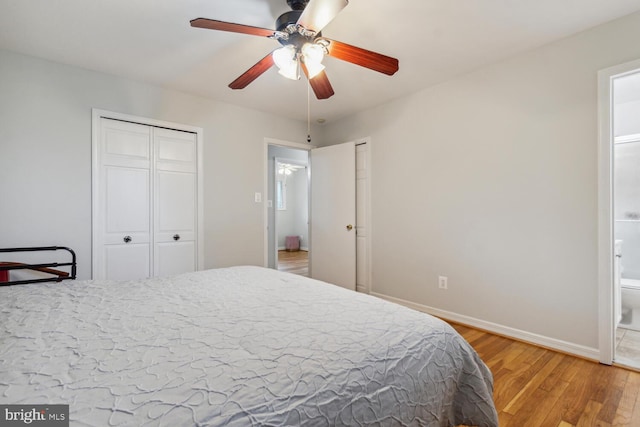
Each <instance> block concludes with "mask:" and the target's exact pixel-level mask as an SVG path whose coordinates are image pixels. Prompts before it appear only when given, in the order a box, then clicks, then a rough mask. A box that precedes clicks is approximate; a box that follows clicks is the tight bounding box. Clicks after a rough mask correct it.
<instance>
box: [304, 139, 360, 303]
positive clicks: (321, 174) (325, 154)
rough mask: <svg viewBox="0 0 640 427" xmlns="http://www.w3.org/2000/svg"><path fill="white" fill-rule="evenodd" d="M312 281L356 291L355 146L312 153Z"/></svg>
mask: <svg viewBox="0 0 640 427" xmlns="http://www.w3.org/2000/svg"><path fill="white" fill-rule="evenodd" d="M310 221H311V251H310V261H311V262H310V268H311V277H313V278H314V279H319V280H324V281H325V282H329V283H333V284H336V285H339V286H342V287H343V288H347V289H351V290H354V291H355V289H356V223H355V221H356V150H355V143H354V142H347V143H344V144H338V145H331V146H329V147H322V148H315V149H313V150H311V215H310Z"/></svg>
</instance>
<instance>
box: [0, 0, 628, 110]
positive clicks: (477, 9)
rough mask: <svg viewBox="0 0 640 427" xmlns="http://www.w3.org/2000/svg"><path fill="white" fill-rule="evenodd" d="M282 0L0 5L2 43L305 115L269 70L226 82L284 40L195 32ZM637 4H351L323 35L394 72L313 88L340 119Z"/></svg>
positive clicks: (301, 103) (297, 89) (264, 14)
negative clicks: (235, 83) (207, 22)
mask: <svg viewBox="0 0 640 427" xmlns="http://www.w3.org/2000/svg"><path fill="white" fill-rule="evenodd" d="M287 10H289V7H288V6H287V4H286V0H0V48H2V49H7V50H11V51H15V52H21V53H25V54H28V55H33V56H37V57H42V58H46V59H50V60H53V61H57V62H62V63H66V64H71V65H75V66H78V67H83V68H87V69H91V70H97V71H102V72H106V73H110V74H115V75H119V76H124V77H128V78H132V79H135V80H140V81H145V82H148V83H151V84H155V85H160V86H164V87H169V88H174V89H178V90H181V91H184V92H189V93H193V94H196V95H200V96H204V97H208V98H213V99H216V100H220V101H225V102H229V103H232V104H237V105H242V106H246V107H250V108H254V109H258V110H263V111H270V112H273V113H276V114H278V115H281V116H286V117H291V118H294V119H299V120H306V118H307V84H306V80H304V78H303V79H302V80H300V81H297V82H296V81H291V80H287V79H285V78H283V77H281V76H280V75H278V73H277V70H276V69H271V70H269V71H267V72H266V73H265V74H263V75H262V76H261V77H259V78H258V79H257V80H256V81H254V82H253V83H252V84H251V85H249V86H248V87H247V88H246V89H244V90H239V91H238V90H231V89H229V88H228V87H227V85H228V84H229V83H230V82H231V81H232V80H234V79H235V78H236V77H237V76H239V75H240V74H242V73H243V72H244V71H246V70H247V69H248V68H249V67H251V66H252V65H253V64H254V63H256V62H257V61H258V60H259V59H261V58H262V57H264V56H265V55H266V54H267V53H268V52H270V51H271V50H273V49H275V48H276V47H278V46H279V45H278V44H277V42H275V41H273V40H270V39H267V38H261V37H256V36H248V35H244V34H235V33H224V32H219V31H211V30H204V29H199V28H192V27H191V26H190V25H189V21H190V20H191V19H194V18H198V17H203V18H211V19H218V20H223V21H229V22H236V23H241V24H247V25H253V26H259V27H265V28H274V22H275V19H276V18H277V17H278V16H279V15H280V14H281V13H283V12H285V11H287ZM638 10H640V0H405V1H392V0H351V1H350V3H349V5H348V6H347V7H346V8H345V9H344V10H343V11H342V12H341V13H340V14H339V15H338V16H337V17H336V19H335V20H334V21H333V22H331V23H330V24H329V25H328V26H327V27H326V28H325V29H324V30H323V35H324V36H326V37H328V38H331V39H335V40H340V41H342V42H345V43H349V44H352V45H355V46H359V47H363V48H365V49H369V50H373V51H377V52H380V53H383V54H386V55H389V56H393V57H396V58H398V59H399V61H400V71H398V73H396V74H395V75H394V76H392V77H389V76H386V75H383V74H379V73H376V72H374V71H371V70H368V69H365V68H362V67H358V66H356V65H353V64H349V63H346V62H343V61H340V60H337V59H334V58H326V59H325V61H324V63H325V65H326V66H327V70H326V71H327V75H328V76H329V79H330V80H331V83H332V85H333V87H334V90H335V92H336V94H335V95H334V96H333V97H332V98H330V99H328V100H323V101H318V100H315V98H314V96H313V93H311V99H312V102H311V116H312V119H313V120H316V119H319V118H324V119H326V120H327V121H331V120H335V119H337V118H340V117H342V116H344V115H347V114H350V113H353V112H356V111H360V110H363V109H366V108H369V107H372V106H375V105H378V104H381V103H384V102H387V101H389V100H391V99H393V98H397V97H400V96H403V95H406V94H408V93H411V92H413V91H415V90H417V89H422V88H425V87H428V86H432V85H435V84H437V83H440V82H443V81H446V80H448V79H450V78H451V77H452V76H455V75H460V74H463V73H467V72H469V71H472V70H474V69H477V68H479V67H481V66H483V65H485V64H488V63H492V62H495V61H499V60H501V59H504V58H506V57H508V56H511V55H513V54H515V53H517V52H521V51H524V50H528V49H532V48H534V47H537V46H540V45H543V44H546V43H549V42H551V41H554V40H557V39H560V38H563V37H566V36H568V35H571V34H574V33H577V32H579V31H582V30H585V29H587V28H590V27H593V26H596V25H599V24H601V23H604V22H607V21H611V20H613V19H616V18H618V17H621V16H624V15H627V14H630V13H633V12H635V11H638Z"/></svg>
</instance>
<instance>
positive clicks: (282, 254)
mask: <svg viewBox="0 0 640 427" xmlns="http://www.w3.org/2000/svg"><path fill="white" fill-rule="evenodd" d="M278 270H280V271H286V272H289V273H293V274H299V275H301V276H307V277H308V276H309V252H307V251H293V252H287V251H278Z"/></svg>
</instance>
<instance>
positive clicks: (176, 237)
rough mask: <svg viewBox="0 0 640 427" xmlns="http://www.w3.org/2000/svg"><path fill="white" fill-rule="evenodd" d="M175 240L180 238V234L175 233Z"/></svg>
mask: <svg viewBox="0 0 640 427" xmlns="http://www.w3.org/2000/svg"><path fill="white" fill-rule="evenodd" d="M173 240H175V241H176V242H177V241H178V240H180V235H179V234H174V235H173Z"/></svg>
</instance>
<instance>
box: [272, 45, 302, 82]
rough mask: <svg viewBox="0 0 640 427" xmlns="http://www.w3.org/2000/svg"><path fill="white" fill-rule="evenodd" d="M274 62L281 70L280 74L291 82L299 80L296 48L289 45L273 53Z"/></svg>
mask: <svg viewBox="0 0 640 427" xmlns="http://www.w3.org/2000/svg"><path fill="white" fill-rule="evenodd" d="M273 62H274V63H275V64H276V66H277V67H278V68H279V69H280V71H278V73H280V74H281V75H283V76H284V77H286V78H288V79H291V80H298V79H299V78H300V73H299V71H298V59H297V52H296V48H295V47H294V46H292V45H287V46H284V47H281V48H280V49H276V50H274V51H273Z"/></svg>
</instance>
